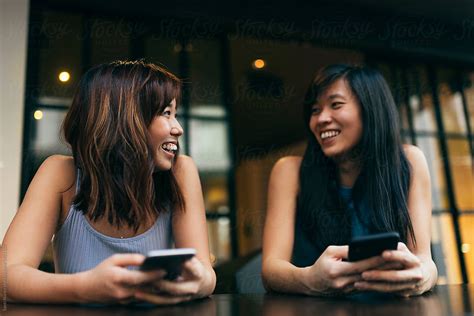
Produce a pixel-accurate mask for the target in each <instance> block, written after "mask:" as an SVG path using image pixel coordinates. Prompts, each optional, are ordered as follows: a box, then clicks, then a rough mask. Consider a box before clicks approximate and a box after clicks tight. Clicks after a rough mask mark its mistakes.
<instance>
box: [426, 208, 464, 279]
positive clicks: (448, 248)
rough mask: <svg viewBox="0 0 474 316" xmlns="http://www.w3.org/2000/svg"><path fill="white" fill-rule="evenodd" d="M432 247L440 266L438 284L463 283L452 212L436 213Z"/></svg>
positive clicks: (432, 228)
mask: <svg viewBox="0 0 474 316" xmlns="http://www.w3.org/2000/svg"><path fill="white" fill-rule="evenodd" d="M431 249H432V251H433V259H434V261H435V263H436V267H437V268H438V284H449V283H462V277H461V269H460V265H459V255H458V252H457V246H456V238H455V235H454V230H453V221H452V218H451V215H450V214H434V215H433V217H432V221H431Z"/></svg>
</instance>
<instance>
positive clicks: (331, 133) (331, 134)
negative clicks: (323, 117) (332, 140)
mask: <svg viewBox="0 0 474 316" xmlns="http://www.w3.org/2000/svg"><path fill="white" fill-rule="evenodd" d="M339 133H340V132H339V131H327V132H323V133H321V139H326V138H329V137H334V136H337V135H339Z"/></svg>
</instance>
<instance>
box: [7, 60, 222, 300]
mask: <svg viewBox="0 0 474 316" xmlns="http://www.w3.org/2000/svg"><path fill="white" fill-rule="evenodd" d="M180 91H181V83H180V81H179V79H177V78H176V77H175V76H174V75H173V74H171V73H169V72H167V71H166V70H164V69H162V68H160V67H158V66H156V65H154V64H149V63H145V62H142V61H134V62H122V61H118V62H112V63H108V64H102V65H99V66H97V67H95V68H92V69H91V70H89V71H88V72H87V73H86V74H85V75H84V77H83V78H82V80H81V82H80V85H79V88H78V90H77V91H76V93H75V96H74V98H73V102H72V105H71V108H70V110H69V112H68V114H67V116H66V118H65V121H64V124H63V131H64V135H65V139H66V141H67V142H68V143H69V145H70V146H71V149H72V153H73V157H66V156H52V157H49V158H48V159H47V160H46V161H45V162H44V163H43V164H42V165H41V167H40V168H39V170H38V172H37V173H36V175H35V177H34V179H33V180H32V182H31V184H30V186H29V188H28V191H27V193H26V196H25V198H24V200H23V202H22V204H21V206H20V209H19V211H18V213H17V214H16V216H15V218H14V219H13V222H12V223H11V225H10V227H9V229H8V231H7V233H6V236H5V239H4V245H5V246H6V247H7V249H8V299H9V300H10V301H13V302H38V303H64V302H100V303H114V302H122V303H123V302H130V301H135V300H145V301H148V302H151V303H156V304H174V303H179V302H182V301H187V300H191V299H195V298H199V297H204V296H208V295H210V294H211V293H212V291H213V290H214V287H215V273H214V270H213V269H212V266H211V263H210V260H209V249H208V240H207V229H206V218H205V210H204V202H203V198H202V191H201V186H200V181H199V176H198V172H197V169H196V166H195V164H194V163H193V161H192V159H191V158H189V157H186V156H183V155H179V154H178V153H179V142H178V140H179V137H180V136H181V135H182V133H183V130H182V128H181V125H180V124H179V122H178V121H177V120H176V107H177V103H178V102H179V98H180ZM25 236H31V238H25ZM53 236H54V237H53ZM52 238H53V250H54V259H55V268H56V274H51V273H45V272H41V271H39V270H38V265H39V263H40V261H41V258H42V257H43V254H44V252H45V250H46V248H47V246H48V244H49V243H50V241H51V239H52ZM173 244H174V246H175V247H177V248H184V247H186V248H195V249H196V251H197V255H196V258H193V259H191V260H189V261H187V262H186V263H185V264H184V265H183V273H182V275H181V277H180V278H179V279H177V280H175V281H169V280H166V279H164V272H163V271H162V270H158V271H152V272H144V271H140V270H138V269H127V267H129V266H135V267H136V266H139V265H140V264H141V263H142V262H143V260H144V255H143V254H145V253H147V252H148V251H150V250H155V249H162V248H170V247H172V246H173Z"/></svg>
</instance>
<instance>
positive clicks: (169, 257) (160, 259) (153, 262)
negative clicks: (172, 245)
mask: <svg viewBox="0 0 474 316" xmlns="http://www.w3.org/2000/svg"><path fill="white" fill-rule="evenodd" d="M195 255H196V249H193V248H177V249H162V250H153V251H150V252H148V254H147V257H146V259H145V261H144V262H143V264H142V265H141V267H140V270H142V271H151V270H156V269H163V270H165V271H166V272H167V274H166V276H165V278H166V279H170V280H173V279H175V278H177V277H178V276H179V275H180V274H181V268H182V265H183V263H184V262H185V261H187V260H189V259H191V258H192V257H194V256H195Z"/></svg>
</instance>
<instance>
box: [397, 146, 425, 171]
mask: <svg viewBox="0 0 474 316" xmlns="http://www.w3.org/2000/svg"><path fill="white" fill-rule="evenodd" d="M403 151H404V152H405V156H406V157H407V159H408V161H409V162H410V165H411V166H412V168H419V167H421V166H425V165H426V158H425V155H424V154H423V152H422V151H421V149H420V148H418V147H416V146H413V145H408V144H405V145H403Z"/></svg>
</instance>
